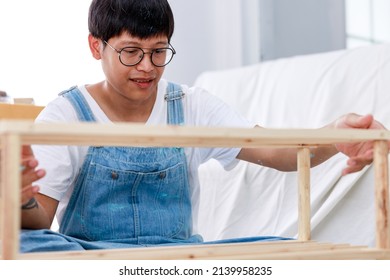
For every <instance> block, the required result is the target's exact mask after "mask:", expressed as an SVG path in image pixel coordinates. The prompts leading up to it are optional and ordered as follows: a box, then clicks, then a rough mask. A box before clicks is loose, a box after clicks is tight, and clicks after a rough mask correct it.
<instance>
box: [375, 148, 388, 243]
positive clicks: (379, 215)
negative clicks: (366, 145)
mask: <svg viewBox="0 0 390 280" xmlns="http://www.w3.org/2000/svg"><path fill="white" fill-rule="evenodd" d="M388 152H389V148H388V142H387V141H376V142H375V143H374V166H375V207H376V246H377V248H379V249H390V227H389V174H388V173H389V164H388Z"/></svg>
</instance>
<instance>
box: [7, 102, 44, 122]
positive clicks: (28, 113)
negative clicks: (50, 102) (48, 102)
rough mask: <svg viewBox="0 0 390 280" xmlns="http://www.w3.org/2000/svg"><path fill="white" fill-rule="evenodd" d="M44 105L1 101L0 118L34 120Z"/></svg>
mask: <svg viewBox="0 0 390 280" xmlns="http://www.w3.org/2000/svg"><path fill="white" fill-rule="evenodd" d="M43 108H44V107H42V106H35V105H30V104H7V103H0V119H23V120H25V119H26V120H27V119H29V120H31V119H32V120H33V119H35V118H36V117H37V116H38V114H39V113H40V112H41V111H42V109H43Z"/></svg>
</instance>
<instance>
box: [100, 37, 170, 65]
mask: <svg viewBox="0 0 390 280" xmlns="http://www.w3.org/2000/svg"><path fill="white" fill-rule="evenodd" d="M103 42H104V43H105V44H107V46H109V47H110V48H111V49H113V50H114V51H116V52H117V53H118V57H119V61H120V62H121V63H122V64H123V65H125V66H134V65H137V64H138V63H140V62H141V61H142V59H143V58H144V56H145V54H150V58H151V61H152V64H153V65H154V66H156V67H164V66H165V65H167V64H168V63H169V62H171V60H172V58H173V56H174V55H175V54H176V51H175V50H174V48H173V47H172V46H171V47H170V48H157V49H153V50H152V51H150V52H145V51H144V50H143V49H141V48H137V47H125V48H122V49H120V50H117V49H116V48H114V47H113V46H111V45H110V44H109V43H107V41H103Z"/></svg>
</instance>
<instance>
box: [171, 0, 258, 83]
mask: <svg viewBox="0 0 390 280" xmlns="http://www.w3.org/2000/svg"><path fill="white" fill-rule="evenodd" d="M169 3H170V4H171V7H172V10H173V13H174V15H175V24H176V27H175V34H174V36H173V38H172V45H173V46H174V47H175V48H176V50H177V55H176V56H175V58H174V60H173V61H172V62H171V64H170V65H169V66H168V67H167V68H166V72H165V77H166V78H168V79H171V80H174V81H177V82H180V83H186V84H190V85H191V84H192V83H193V82H194V80H195V78H196V77H197V76H198V75H199V74H200V73H201V72H203V71H206V70H219V69H226V68H232V67H239V66H242V65H247V64H251V63H255V62H257V61H259V58H260V32H259V30H260V27H259V1H258V0H245V1H241V0H196V1H183V0H169Z"/></svg>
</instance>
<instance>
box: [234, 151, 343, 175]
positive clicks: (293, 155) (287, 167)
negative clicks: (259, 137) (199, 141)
mask: <svg viewBox="0 0 390 280" xmlns="http://www.w3.org/2000/svg"><path fill="white" fill-rule="evenodd" d="M297 151H298V150H297V148H258V149H254V148H250V149H249V148H243V149H242V150H241V152H240V153H239V154H238V156H237V158H238V159H241V160H245V161H248V162H252V163H255V164H259V165H262V166H266V167H270V168H274V169H277V170H279V171H285V172H287V171H296V170H297ZM337 152H338V151H337V149H336V148H335V147H334V146H322V147H318V148H310V158H311V160H310V163H311V167H314V166H316V165H318V164H321V163H323V162H324V161H326V160H328V159H329V158H330V157H332V156H333V155H335V154H336V153H337Z"/></svg>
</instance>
